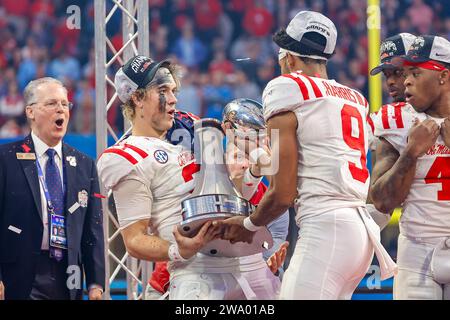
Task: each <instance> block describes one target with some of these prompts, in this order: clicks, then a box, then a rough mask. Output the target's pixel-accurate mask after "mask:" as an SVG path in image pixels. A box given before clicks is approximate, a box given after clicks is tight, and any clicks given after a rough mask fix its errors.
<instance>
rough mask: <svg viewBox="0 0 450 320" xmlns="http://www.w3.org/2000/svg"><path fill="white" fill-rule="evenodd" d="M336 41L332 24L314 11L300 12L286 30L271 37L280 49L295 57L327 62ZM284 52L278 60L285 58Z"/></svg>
mask: <svg viewBox="0 0 450 320" xmlns="http://www.w3.org/2000/svg"><path fill="white" fill-rule="evenodd" d="M336 40H337V30H336V26H335V25H334V23H333V22H332V21H331V20H330V19H329V18H327V17H326V16H324V15H323V14H321V13H319V12H315V11H300V12H299V13H297V14H296V15H295V17H294V18H293V19H292V20H291V22H289V25H288V26H287V28H286V30H280V31H278V32H277V33H276V34H275V35H274V36H273V41H274V42H275V43H276V44H277V45H278V46H280V48H281V49H284V50H286V51H287V52H289V53H291V54H293V55H296V56H300V57H307V58H312V59H320V60H327V59H329V58H330V57H331V56H332V55H333V54H334V50H335V48H336ZM284 50H280V54H279V59H282V58H283V57H284V56H285V54H286V51H284ZM283 54H284V56H283Z"/></svg>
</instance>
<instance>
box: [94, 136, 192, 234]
mask: <svg viewBox="0 0 450 320" xmlns="http://www.w3.org/2000/svg"><path fill="white" fill-rule="evenodd" d="M97 167H98V170H99V175H100V177H101V179H102V182H103V184H104V185H105V187H106V188H107V189H112V190H113V192H114V188H115V186H116V185H117V184H118V183H119V182H120V180H121V179H124V178H133V179H136V180H139V181H141V182H142V183H143V184H144V185H145V186H146V187H147V189H148V190H149V191H150V192H151V197H152V203H151V212H149V213H148V218H151V225H152V231H153V232H154V233H155V234H157V235H159V236H161V237H162V238H165V239H167V238H168V237H169V238H170V237H172V226H173V225H175V224H178V223H180V222H181V201H183V200H184V199H185V198H187V197H188V196H189V194H190V192H191V191H192V190H193V189H194V181H193V178H194V175H195V173H196V172H197V171H198V170H199V165H197V164H195V163H194V158H193V155H192V153H191V152H190V151H186V150H184V149H183V147H182V146H181V145H172V144H170V143H167V142H165V141H163V140H161V139H157V138H150V137H141V136H130V137H128V138H127V139H125V140H123V141H122V142H121V143H120V144H118V145H114V146H112V147H110V148H108V149H106V150H105V151H104V152H103V154H102V155H101V157H100V159H99V160H98V163H97ZM118 214H120V213H118ZM120 220H121V217H120V216H119V222H120Z"/></svg>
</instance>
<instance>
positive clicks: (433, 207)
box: [375, 103, 450, 237]
mask: <svg viewBox="0 0 450 320" xmlns="http://www.w3.org/2000/svg"><path fill="white" fill-rule="evenodd" d="M416 118H417V119H419V120H420V121H424V120H425V119H427V118H428V119H432V120H434V121H436V123H437V124H438V125H440V124H441V123H442V122H443V121H444V119H436V118H432V117H430V116H428V115H427V114H425V113H417V112H416V111H415V110H414V108H413V107H412V106H411V105H409V104H404V103H403V104H402V103H400V104H395V105H386V106H383V108H382V109H381V110H380V112H378V117H377V120H376V121H375V135H376V136H378V137H382V138H384V139H386V140H387V141H388V142H389V143H390V144H391V145H392V146H393V147H394V148H395V149H396V150H397V151H398V152H399V153H401V152H402V151H403V150H404V149H405V148H406V144H407V138H408V132H409V130H410V129H411V127H412V126H413V124H414V120H415V119H416ZM400 232H401V234H403V235H405V236H410V237H445V236H447V237H448V236H449V235H450V148H448V147H447V146H446V145H445V144H444V141H443V140H442V137H441V136H439V137H438V139H437V141H436V143H435V145H434V146H433V147H431V148H430V149H429V150H428V152H427V153H426V154H425V155H424V156H422V157H420V158H419V159H418V161H417V166H416V173H415V176H414V181H413V183H412V185H411V189H410V192H409V194H408V196H407V197H406V199H405V201H404V203H403V213H402V215H401V218H400Z"/></svg>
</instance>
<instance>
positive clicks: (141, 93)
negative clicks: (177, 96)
mask: <svg viewBox="0 0 450 320" xmlns="http://www.w3.org/2000/svg"><path fill="white" fill-rule="evenodd" d="M161 67H162V68H167V69H168V70H169V71H170V73H171V74H172V77H173V80H174V81H175V85H176V86H177V89H179V88H180V84H181V83H180V78H181V75H180V67H179V66H178V65H176V64H172V63H170V64H167V65H163V66H161ZM149 88H151V86H150V87H146V88H139V89H137V90H136V91H134V92H133V94H132V95H131V97H130V99H128V101H127V102H125V103H124V104H123V105H122V114H123V116H124V118H125V119H127V120H128V121H130V122H132V121H133V120H134V118H135V117H136V107H137V106H136V104H135V103H134V100H133V97H134V98H135V99H136V100H138V101H142V100H145V99H146V98H147V90H148V89H149Z"/></svg>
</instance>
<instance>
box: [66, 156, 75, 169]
mask: <svg viewBox="0 0 450 320" xmlns="http://www.w3.org/2000/svg"><path fill="white" fill-rule="evenodd" d="M66 160H67V161H68V162H69V164H70V165H71V166H72V167H76V166H77V158H75V157H74V156H67V157H66Z"/></svg>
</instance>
